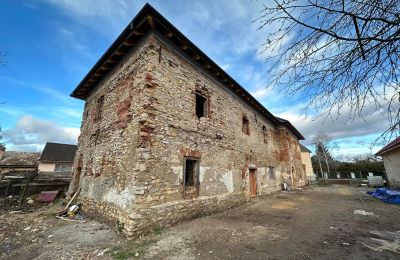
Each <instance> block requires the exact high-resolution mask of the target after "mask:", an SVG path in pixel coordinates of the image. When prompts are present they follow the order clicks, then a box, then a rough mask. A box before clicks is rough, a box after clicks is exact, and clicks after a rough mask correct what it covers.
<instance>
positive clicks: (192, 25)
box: [0, 0, 387, 160]
mask: <svg viewBox="0 0 400 260" xmlns="http://www.w3.org/2000/svg"><path fill="white" fill-rule="evenodd" d="M148 2H149V3H150V4H151V5H153V7H155V8H156V9H157V10H158V11H159V12H160V13H161V14H162V15H163V16H164V17H166V18H167V19H168V20H169V21H170V22H171V23H172V24H174V25H175V27H177V28H178V29H179V30H180V31H181V32H182V33H183V34H185V35H186V36H187V37H188V38H189V39H190V40H191V41H192V42H193V43H195V44H196V45H197V46H198V47H199V48H200V49H201V50H203V52H204V53H206V54H207V55H208V56H209V57H210V58H211V59H213V60H214V61H215V62H216V63H217V64H218V65H220V66H221V67H222V68H223V69H224V70H225V71H226V72H228V73H229V74H230V75H231V76H232V77H233V78H234V79H235V80H236V81H237V82H239V83H240V84H241V85H242V86H243V87H244V88H245V89H246V90H247V91H249V92H250V93H251V94H253V96H254V97H255V98H257V99H258V100H259V101H260V102H261V103H262V104H263V105H264V106H265V107H266V108H267V109H268V110H269V111H271V112H272V113H273V114H274V115H276V116H279V117H283V118H285V119H288V120H290V121H291V123H292V124H293V125H294V126H295V127H296V128H297V129H298V130H299V131H300V132H301V133H302V134H303V135H304V136H305V138H306V140H305V141H302V143H303V144H304V145H306V146H308V147H309V148H312V146H311V142H312V139H313V137H314V136H316V135H319V134H326V135H328V136H330V137H331V138H332V140H333V142H334V143H335V145H336V147H338V148H337V149H335V150H334V155H335V157H336V158H337V159H339V160H350V159H351V157H352V156H354V155H356V154H364V153H370V152H373V153H374V152H376V151H377V150H379V148H380V146H375V147H372V149H371V147H370V145H371V143H372V142H373V141H374V140H375V139H376V138H377V137H378V136H379V135H380V134H381V133H382V131H383V130H385V129H386V128H387V117H386V115H385V114H384V113H382V112H381V111H377V110H376V109H375V107H374V106H373V105H368V104H367V105H366V107H365V109H364V111H363V113H362V115H361V117H359V118H357V119H356V120H348V115H349V114H350V113H351V110H350V108H348V109H347V108H346V107H344V108H343V109H342V111H341V116H340V117H338V118H333V119H332V118H325V117H319V116H318V115H319V113H321V112H323V111H312V112H311V114H309V115H307V116H305V115H303V114H302V113H301V109H302V108H303V107H304V105H305V103H306V101H307V100H305V98H304V97H302V96H301V95H299V96H291V97H287V96H284V94H283V91H279V90H278V89H272V90H271V89H267V88H265V86H266V83H267V82H268V75H267V73H266V66H267V64H268V60H266V58H265V57H266V55H265V53H263V51H262V50H263V47H262V45H263V43H264V42H265V41H266V39H265V35H266V30H268V28H264V29H263V30H259V29H258V25H259V24H258V23H257V22H256V21H255V20H256V18H258V17H259V16H260V11H261V10H262V5H263V4H264V3H265V2H266V1H256V0H240V1H239V0H238V1H234V0H219V1H215V0H214V1H212V0H211V1H208V0H204V1H185V0H174V1H172V0H161V1H148ZM145 3H146V1H138V0H92V1H89V0H87V1H84V0H35V1H33V0H27V1H22V0H16V1H11V0H9V1H6V0H5V1H1V3H0V32H1V35H0V51H1V52H2V53H6V60H7V64H6V66H5V67H2V66H0V88H1V92H0V103H2V104H0V127H1V128H2V135H3V141H5V142H6V147H7V149H8V150H16V151H41V150H42V149H43V146H44V145H45V143H46V142H61V143H71V144H75V143H77V137H78V136H79V132H80V130H79V129H80V124H81V119H82V112H83V105H84V101H82V100H77V99H74V98H72V97H70V96H69V95H70V93H71V92H72V90H73V89H74V88H75V87H76V86H77V85H78V83H79V82H80V81H81V80H82V79H83V77H84V76H85V75H86V73H87V72H88V71H89V70H90V68H91V67H92V66H93V65H94V64H95V63H96V61H97V60H98V59H99V58H100V57H101V55H102V54H103V53H104V52H105V51H106V49H107V48H108V47H109V46H110V45H111V43H112V42H113V41H114V40H115V39H116V38H117V36H118V35H119V34H120V33H121V32H122V30H123V29H124V28H125V27H126V25H127V24H128V23H129V22H130V21H131V20H132V19H133V17H134V16H135V15H136V14H137V13H138V12H139V10H140V9H141V8H142V7H143V5H144V4H145ZM311 150H313V149H311Z"/></svg>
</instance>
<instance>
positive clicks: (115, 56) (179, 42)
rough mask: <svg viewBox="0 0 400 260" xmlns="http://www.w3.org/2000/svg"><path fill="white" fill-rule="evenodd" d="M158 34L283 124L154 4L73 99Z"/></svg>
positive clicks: (98, 64)
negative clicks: (132, 50)
mask: <svg viewBox="0 0 400 260" xmlns="http://www.w3.org/2000/svg"><path fill="white" fill-rule="evenodd" d="M154 31H157V32H158V35H161V36H162V37H164V38H165V39H167V40H168V41H169V42H170V43H172V45H173V46H174V47H176V48H178V49H179V50H180V51H182V52H184V53H185V54H186V55H187V56H189V57H191V58H192V59H193V63H194V64H196V65H197V66H199V67H201V68H203V69H204V70H206V71H207V72H208V73H209V74H210V75H211V76H212V77H214V78H215V79H216V80H217V81H219V82H220V83H222V84H223V85H225V86H227V88H228V89H231V90H232V91H233V93H235V94H236V95H237V96H238V97H239V98H240V99H242V100H243V101H244V102H246V103H247V104H249V105H250V106H251V107H253V108H254V109H255V110H256V111H258V112H260V113H261V114H262V115H263V116H264V117H266V118H267V119H268V120H269V121H270V122H272V123H273V124H274V125H276V126H279V125H281V121H280V120H278V119H277V118H276V117H275V116H274V115H273V114H272V113H271V112H269V111H268V110H267V109H266V108H265V107H264V106H263V105H261V104H260V103H259V102H258V101H257V100H256V99H255V98H254V97H253V96H252V95H251V94H250V93H249V92H247V91H246V90H245V89H244V88H243V87H242V86H241V85H240V84H239V83H237V82H236V81H235V80H234V79H233V78H232V77H231V76H229V75H228V74H227V73H226V72H225V71H224V70H223V69H222V68H221V67H219V66H218V65H217V64H216V63H215V62H214V61H213V60H211V59H210V58H209V57H208V56H207V55H206V54H204V53H203V52H202V51H201V50H200V49H199V48H198V47H197V46H196V45H195V44H194V43H192V42H191V41H190V40H189V39H188V38H186V36H184V35H183V34H182V33H181V32H180V31H179V30H178V29H177V28H175V26H173V25H172V24H171V23H170V22H169V21H168V20H167V19H165V18H164V17H163V16H162V15H161V14H160V13H159V12H158V11H157V10H155V9H154V8H153V7H152V6H151V5H150V4H145V5H144V7H143V8H142V10H140V12H139V13H138V14H137V15H136V16H135V17H134V18H133V20H132V21H131V22H130V23H129V25H128V26H127V27H126V28H125V29H124V30H123V31H122V33H121V34H120V35H119V36H118V38H117V39H116V40H115V41H114V42H113V43H112V45H111V46H110V47H109V48H108V50H107V51H106V52H105V53H104V54H103V56H102V57H101V58H100V59H99V60H98V61H97V62H96V64H95V65H94V66H93V68H92V69H91V70H90V71H89V72H88V74H87V75H86V76H85V77H84V78H83V80H82V81H81V82H80V83H79V84H78V86H77V87H76V88H75V89H74V91H73V92H72V93H71V96H72V97H75V98H79V99H83V100H85V99H86V98H87V97H88V96H89V95H90V92H91V91H92V90H93V89H94V88H95V87H96V84H98V83H99V82H100V81H101V80H102V79H103V78H104V77H105V76H106V75H107V73H108V72H110V71H111V70H112V69H113V68H114V67H116V66H117V64H118V62H119V61H121V60H122V59H123V57H124V56H125V55H126V54H127V53H128V52H129V50H131V48H133V47H134V46H135V45H136V44H138V43H139V42H140V40H141V39H142V38H143V37H145V36H146V35H147V34H148V33H151V32H154ZM285 121H287V120H285ZM287 122H288V121H287ZM285 124H287V123H285ZM289 124H290V123H289ZM289 129H290V130H291V131H292V132H293V134H295V135H296V136H297V137H298V138H299V139H300V140H304V137H303V136H302V135H301V134H300V132H299V131H297V130H296V129H295V128H294V127H293V126H292V125H290V127H289Z"/></svg>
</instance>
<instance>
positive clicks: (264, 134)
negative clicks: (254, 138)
mask: <svg viewBox="0 0 400 260" xmlns="http://www.w3.org/2000/svg"><path fill="white" fill-rule="evenodd" d="M262 132H263V139H264V143H268V130H267V128H266V127H265V125H263V127H262Z"/></svg>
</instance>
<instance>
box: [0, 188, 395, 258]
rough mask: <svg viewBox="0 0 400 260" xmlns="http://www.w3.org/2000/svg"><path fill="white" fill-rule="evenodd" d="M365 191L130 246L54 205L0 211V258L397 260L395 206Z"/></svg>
mask: <svg viewBox="0 0 400 260" xmlns="http://www.w3.org/2000/svg"><path fill="white" fill-rule="evenodd" d="M367 190H369V189H366V188H351V187H347V186H324V187H322V186H317V187H312V188H306V189H304V190H302V191H293V192H279V193H276V194H273V195H270V196H267V197H262V198H256V199H254V200H252V201H251V202H249V203H247V204H245V205H243V206H240V207H237V208H234V209H232V210H229V211H226V212H223V213H220V214H215V215H212V216H206V217H202V218H198V219H194V220H191V221H186V222H183V223H181V224H178V225H175V226H173V227H171V228H167V229H155V230H154V232H153V233H152V234H149V235H147V236H144V237H141V238H138V239H136V240H131V241H128V240H127V239H125V238H124V237H122V236H121V235H118V234H117V228H116V227H110V226H109V225H107V224H104V223H100V222H97V221H94V220H89V221H87V222H86V223H76V222H69V221H65V220H59V219H55V218H54V213H55V212H57V211H58V210H60V209H61V208H62V206H61V205H59V204H56V205H47V206H44V207H41V208H35V210H32V212H27V213H25V214H22V213H21V212H19V213H18V212H17V213H15V212H10V210H6V209H4V208H3V209H1V206H0V258H1V259H34V258H36V259H129V258H145V259H400V232H398V231H400V218H399V216H400V206H399V205H388V204H384V203H382V202H380V201H378V200H375V199H373V198H372V197H370V196H369V195H367V194H366V191H367ZM355 210H356V212H359V213H360V214H355V213H354V212H355ZM357 210H359V211H357ZM396 252H397V253H396Z"/></svg>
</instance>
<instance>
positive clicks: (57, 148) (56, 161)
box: [39, 142, 77, 173]
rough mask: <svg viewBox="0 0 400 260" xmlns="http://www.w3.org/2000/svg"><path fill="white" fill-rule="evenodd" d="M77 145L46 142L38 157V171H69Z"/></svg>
mask: <svg viewBox="0 0 400 260" xmlns="http://www.w3.org/2000/svg"><path fill="white" fill-rule="evenodd" d="M76 150H77V146H76V145H73V144H59V143H49V142H48V143H46V145H45V147H44V149H43V152H42V155H41V156H40V158H39V172H60V173H65V172H71V170H72V164H73V163H74V157H75V153H76Z"/></svg>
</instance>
